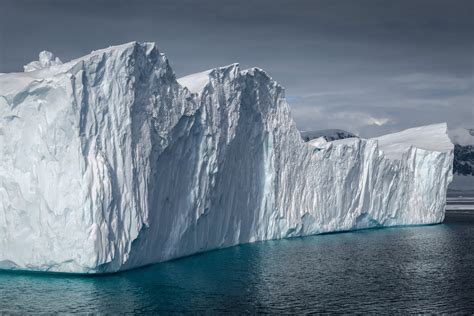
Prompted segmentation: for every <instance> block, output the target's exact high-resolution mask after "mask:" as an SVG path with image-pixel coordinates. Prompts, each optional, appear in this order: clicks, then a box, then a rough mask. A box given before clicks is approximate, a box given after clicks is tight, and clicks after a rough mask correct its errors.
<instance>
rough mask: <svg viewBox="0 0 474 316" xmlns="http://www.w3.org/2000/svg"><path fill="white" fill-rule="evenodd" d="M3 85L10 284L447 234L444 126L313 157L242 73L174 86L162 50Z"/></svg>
mask: <svg viewBox="0 0 474 316" xmlns="http://www.w3.org/2000/svg"><path fill="white" fill-rule="evenodd" d="M25 70H26V72H23V73H9V74H0V236H1V238H0V268H2V269H17V270H32V271H50V272H67V273H109V272H117V271H122V270H127V269H132V268H135V267H140V266H144V265H148V264H152V263H156V262H161V261H166V260H170V259H173V258H178V257H182V256H187V255H191V254H195V253H199V252H204V251H207V250H211V249H217V248H223V247H229V246H233V245H237V244H242V243H249V242H255V241H259V240H269V239H280V238H289V237H297V236H306V235H313V234H321V233H326V232H335V231H347V230H354V229H364V228H371V227H388V226H398V225H419V224H433V223H439V222H442V221H443V219H444V207H445V203H446V190H447V186H448V184H449V182H450V181H451V179H452V163H453V145H452V144H451V142H450V141H449V138H448V136H447V126H446V124H436V125H431V126H426V127H420V128H416V129H410V130H406V131H403V132H401V133H396V134H391V135H387V136H383V137H379V138H375V139H361V138H348V139H342V140H336V141H334V142H324V143H321V144H318V145H317V146H313V145H311V144H308V143H305V142H304V140H303V139H302V138H301V136H300V133H299V131H298V130H297V128H296V125H295V123H294V121H293V120H292V118H291V115H290V108H289V106H288V104H287V102H286V100H285V92H284V89H283V87H282V86H280V85H279V84H278V83H277V82H276V81H274V80H273V79H272V78H271V77H270V76H269V75H268V74H267V73H266V72H265V71H263V70H261V69H258V68H252V69H247V70H241V69H240V68H239V65H238V64H232V65H229V66H226V67H221V68H216V69H212V70H209V71H205V72H202V73H199V74H194V75H190V76H186V77H183V78H180V79H176V77H175V75H174V73H173V71H172V69H171V67H170V65H169V63H168V60H167V58H166V57H165V55H163V54H162V53H160V51H159V50H158V49H157V47H156V45H155V44H153V43H143V44H140V43H136V42H132V43H128V44H124V45H121V46H113V47H109V48H107V49H103V50H98V51H94V52H92V53H91V54H89V55H86V56H84V57H81V58H78V59H75V60H72V61H69V62H65V63H62V62H60V61H59V59H54V55H52V54H50V53H42V55H41V56H40V61H38V62H33V63H30V64H29V66H27V67H25Z"/></svg>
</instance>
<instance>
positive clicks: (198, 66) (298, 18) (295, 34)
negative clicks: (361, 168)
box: [0, 0, 474, 137]
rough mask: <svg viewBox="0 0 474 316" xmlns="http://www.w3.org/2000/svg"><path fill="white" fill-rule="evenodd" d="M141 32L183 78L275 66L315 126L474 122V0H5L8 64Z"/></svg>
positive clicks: (0, 14) (0, 42)
mask: <svg viewBox="0 0 474 316" xmlns="http://www.w3.org/2000/svg"><path fill="white" fill-rule="evenodd" d="M134 40H136V41H154V42H156V43H157V44H158V47H159V48H160V50H161V51H162V52H164V53H165V54H166V55H167V57H168V58H169V59H170V63H171V65H172V67H173V69H174V70H175V72H176V75H177V76H178V77H179V76H183V75H185V74H189V73H193V72H198V71H202V70H205V69H209V68H213V67H217V66H222V65H226V64H230V63H234V62H238V63H240V65H241V67H242V68H248V67H252V66H258V67H260V68H263V69H265V70H266V71H267V72H268V73H269V74H270V75H271V76H272V77H273V78H274V79H276V80H277V81H278V82H279V83H281V84H282V85H283V86H284V87H285V88H286V96H287V99H288V101H289V103H290V105H291V109H292V113H293V116H294V118H295V120H296V123H297V125H298V127H299V128H300V129H303V130H314V129H325V128H340V129H345V130H348V131H352V132H355V133H358V134H359V135H361V136H365V137H368V136H375V135H380V134H384V133H386V132H391V131H397V130H400V129H403V128H407V127H412V126H417V125H423V124H430V123H438V122H444V121H447V122H448V124H449V126H450V128H458V127H474V1H472V0H465V1H464V0H444V1H439V0H429V1H428V0H426V1H425V0H397V1H393V0H386V1H382V0H378V1H377V0H358V1H353V0H346V1H343V0H322V1H321V0H312V1H300V0H262V1H257V0H239V1H225V0H201V1H178V0H173V1H171V0H169V1H137V0H134V1H132V0H130V1H111V0H110V1H109V0H107V1H84V0H80V1H79V0H77V1H76V0H63V1H53V0H45V1H42V0H31V1H23V0H0V72H12V71H21V70H22V66H23V65H24V64H26V63H28V62H29V61H31V60H37V56H38V52H39V51H41V50H50V51H52V52H53V53H55V54H56V55H57V56H58V57H59V58H61V59H62V60H63V61H68V60H70V59H72V58H76V57H79V56H81V55H84V54H87V53H89V52H90V51H92V50H94V49H99V48H103V47H107V46H109V45H115V44H121V43H125V42H129V41H134Z"/></svg>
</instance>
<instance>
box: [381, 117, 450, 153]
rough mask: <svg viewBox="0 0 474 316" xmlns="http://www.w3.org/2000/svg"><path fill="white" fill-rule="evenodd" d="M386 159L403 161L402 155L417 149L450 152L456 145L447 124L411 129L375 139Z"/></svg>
mask: <svg viewBox="0 0 474 316" xmlns="http://www.w3.org/2000/svg"><path fill="white" fill-rule="evenodd" d="M374 139H376V140H377V141H378V143H379V149H380V150H381V151H383V152H384V154H385V157H387V158H390V159H401V158H402V154H403V153H404V152H406V151H408V150H409V149H410V147H415V148H419V149H424V150H428V151H436V152H449V151H452V150H453V149H454V145H453V143H452V142H451V140H450V139H449V136H448V125H447V124H446V123H439V124H432V125H426V126H420V127H415V128H409V129H406V130H404V131H401V132H398V133H393V134H387V135H383V136H380V137H376V138H374Z"/></svg>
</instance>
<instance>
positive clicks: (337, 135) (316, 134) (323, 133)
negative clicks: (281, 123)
mask: <svg viewBox="0 0 474 316" xmlns="http://www.w3.org/2000/svg"><path fill="white" fill-rule="evenodd" d="M301 137H303V139H304V141H305V142H309V141H310V140H313V139H317V138H320V137H323V138H324V140H326V141H328V142H332V141H335V140H339V139H345V138H352V137H359V136H357V135H355V134H353V133H351V132H347V131H344V130H342V129H321V130H317V131H302V132H301Z"/></svg>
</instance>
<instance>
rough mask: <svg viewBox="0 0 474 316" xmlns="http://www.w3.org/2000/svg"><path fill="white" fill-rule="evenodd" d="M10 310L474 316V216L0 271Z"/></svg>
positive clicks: (2, 305) (2, 298) (1, 303)
mask: <svg viewBox="0 0 474 316" xmlns="http://www.w3.org/2000/svg"><path fill="white" fill-rule="evenodd" d="M0 312H4V313H10V312H11V313H20V314H22V313H34V314H37V313H54V312H81V313H107V314H117V313H158V312H161V313H167V312H178V313H179V312H197V313H204V312H211V313H226V312H230V313H245V312H247V313H258V312H267V313H303V312H328V313H333V312H338V313H350V312H352V313H354V312H374V313H382V312H383V313H386V312H404V313H407V312H408V313H443V312H446V313H456V312H459V313H474V213H473V212H465V211H456V212H449V213H448V214H447V217H446V220H445V223H444V224H441V225H433V226H419V227H404V228H389V229H375V230H363V231H357V232H349V233H339V234H327V235H320V236H314V237H306V238H297V239H290V240H280V241H269V242H258V243H254V244H248V245H243V246H238V247H233V248H228V249H223V250H218V251H213V252H209V253H205V254H201V255H197V256H192V257H188V258H184V259H180V260H175V261H171V262H166V263H162V264H157V265H154V266H150V267H146V268H142V269H137V270H134V271H129V272H124V273H120V274H115V275H108V276H99V277H79V276H62V275H42V274H25V273H11V272H0Z"/></svg>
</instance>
